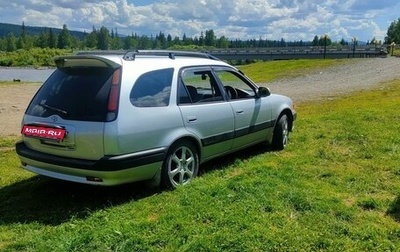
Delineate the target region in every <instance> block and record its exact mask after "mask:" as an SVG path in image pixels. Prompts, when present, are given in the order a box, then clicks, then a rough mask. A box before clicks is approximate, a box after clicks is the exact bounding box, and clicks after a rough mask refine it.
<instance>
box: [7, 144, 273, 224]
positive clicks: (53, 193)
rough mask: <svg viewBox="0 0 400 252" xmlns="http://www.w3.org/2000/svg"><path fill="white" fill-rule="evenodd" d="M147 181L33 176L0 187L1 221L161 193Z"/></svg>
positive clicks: (61, 217) (66, 214) (212, 165)
mask: <svg viewBox="0 0 400 252" xmlns="http://www.w3.org/2000/svg"><path fill="white" fill-rule="evenodd" d="M266 151H268V149H266V147H265V146H264V145H261V146H260V145H258V146H254V147H251V148H248V149H245V150H243V151H240V152H236V153H234V154H231V155H227V156H224V157H221V158H218V159H214V160H212V161H210V162H207V163H205V164H204V165H202V166H201V167H200V171H201V173H200V174H199V176H201V174H205V173H208V172H211V171H213V170H217V169H223V168H224V167H226V166H228V165H230V164H232V163H234V162H235V160H236V159H248V158H251V157H253V156H256V155H259V154H260V153H264V152H266ZM160 192H161V191H160V189H158V188H149V187H148V186H146V184H145V183H131V184H126V185H121V186H113V187H101V186H91V185H84V184H78V183H72V182H66V181H62V180H57V179H51V178H46V177H43V176H34V177H32V178H30V179H27V180H23V181H20V182H17V183H14V184H12V185H9V186H6V187H4V188H1V189H0V224H2V223H3V224H13V223H35V222H38V223H41V224H45V225H59V224H61V223H64V222H67V221H70V220H71V219H74V218H76V219H84V218H86V217H88V216H90V215H91V214H92V213H93V212H94V211H97V210H101V209H106V208H110V207H112V206H117V205H120V204H124V203H127V202H130V201H136V200H139V199H142V198H145V197H148V196H151V195H155V194H158V193H160Z"/></svg>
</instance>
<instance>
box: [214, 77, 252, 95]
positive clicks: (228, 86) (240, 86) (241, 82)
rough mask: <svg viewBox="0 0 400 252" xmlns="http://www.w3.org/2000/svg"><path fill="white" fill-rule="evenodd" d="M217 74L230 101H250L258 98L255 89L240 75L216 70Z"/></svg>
mask: <svg viewBox="0 0 400 252" xmlns="http://www.w3.org/2000/svg"><path fill="white" fill-rule="evenodd" d="M215 73H216V75H217V76H218V78H219V79H220V81H221V83H222V84H223V86H224V90H225V94H226V95H227V97H228V99H230V100H235V99H248V98H254V97H255V96H256V91H255V89H254V87H253V86H252V85H251V84H249V83H248V82H247V81H246V80H245V79H244V78H243V77H242V76H240V74H239V73H237V72H234V71H229V70H216V71H215Z"/></svg>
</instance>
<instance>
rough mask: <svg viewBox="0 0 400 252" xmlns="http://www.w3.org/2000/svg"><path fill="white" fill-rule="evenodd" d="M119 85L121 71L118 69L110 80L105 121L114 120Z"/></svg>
mask: <svg viewBox="0 0 400 252" xmlns="http://www.w3.org/2000/svg"><path fill="white" fill-rule="evenodd" d="M120 83H121V69H120V68H118V69H116V70H115V71H114V73H113V76H112V79H111V89H110V94H109V96H108V106H107V109H108V113H107V121H112V120H115V118H116V116H117V110H118V102H119V90H120Z"/></svg>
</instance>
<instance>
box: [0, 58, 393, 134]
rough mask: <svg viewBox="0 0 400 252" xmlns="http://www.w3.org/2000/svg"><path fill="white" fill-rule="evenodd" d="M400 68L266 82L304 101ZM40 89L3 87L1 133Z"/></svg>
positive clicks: (369, 64) (361, 63)
mask: <svg viewBox="0 0 400 252" xmlns="http://www.w3.org/2000/svg"><path fill="white" fill-rule="evenodd" d="M399 70H400V58H395V57H388V58H370V59H349V61H348V62H346V64H343V65H340V66H335V67H330V68H326V69H323V70H319V71H315V72H313V73H308V74H305V75H302V76H299V77H296V78H289V79H281V80H278V81H274V82H270V83H264V84H262V85H265V86H268V87H269V88H270V89H271V91H272V92H273V93H278V94H284V95H287V96H290V97H291V98H292V99H293V100H294V101H295V102H302V101H309V100H316V99H327V98H330V97H333V96H336V95H340V94H344V93H349V92H352V91H357V90H360V89H367V88H372V87H375V86H376V87H377V86H379V84H380V83H382V82H385V81H390V80H394V79H400V71H399ZM38 88H39V85H34V84H19V85H18V84H16V85H9V86H0V95H1V99H0V136H7V135H19V134H20V122H21V119H22V115H23V113H24V111H25V109H26V107H27V105H28V103H29V101H30V99H31V98H32V96H33V95H34V94H35V92H36V90H37V89H38Z"/></svg>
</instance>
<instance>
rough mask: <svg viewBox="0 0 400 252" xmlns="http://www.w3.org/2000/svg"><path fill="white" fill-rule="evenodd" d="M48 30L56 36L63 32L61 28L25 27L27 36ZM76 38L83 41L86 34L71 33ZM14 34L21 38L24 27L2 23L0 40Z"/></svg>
mask: <svg viewBox="0 0 400 252" xmlns="http://www.w3.org/2000/svg"><path fill="white" fill-rule="evenodd" d="M46 29H52V31H53V32H54V33H55V34H57V35H58V34H59V33H60V32H61V30H62V27H61V28H53V27H37V26H27V25H25V33H26V34H27V35H40V34H41V33H42V32H44V31H45V30H46ZM69 32H70V34H71V35H73V36H74V37H78V38H80V39H83V38H84V36H85V33H84V32H79V31H69ZM10 33H13V34H14V35H15V36H19V35H20V34H21V33H22V25H16V24H7V23H0V38H2V37H6V36H7V35H8V34H10Z"/></svg>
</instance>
